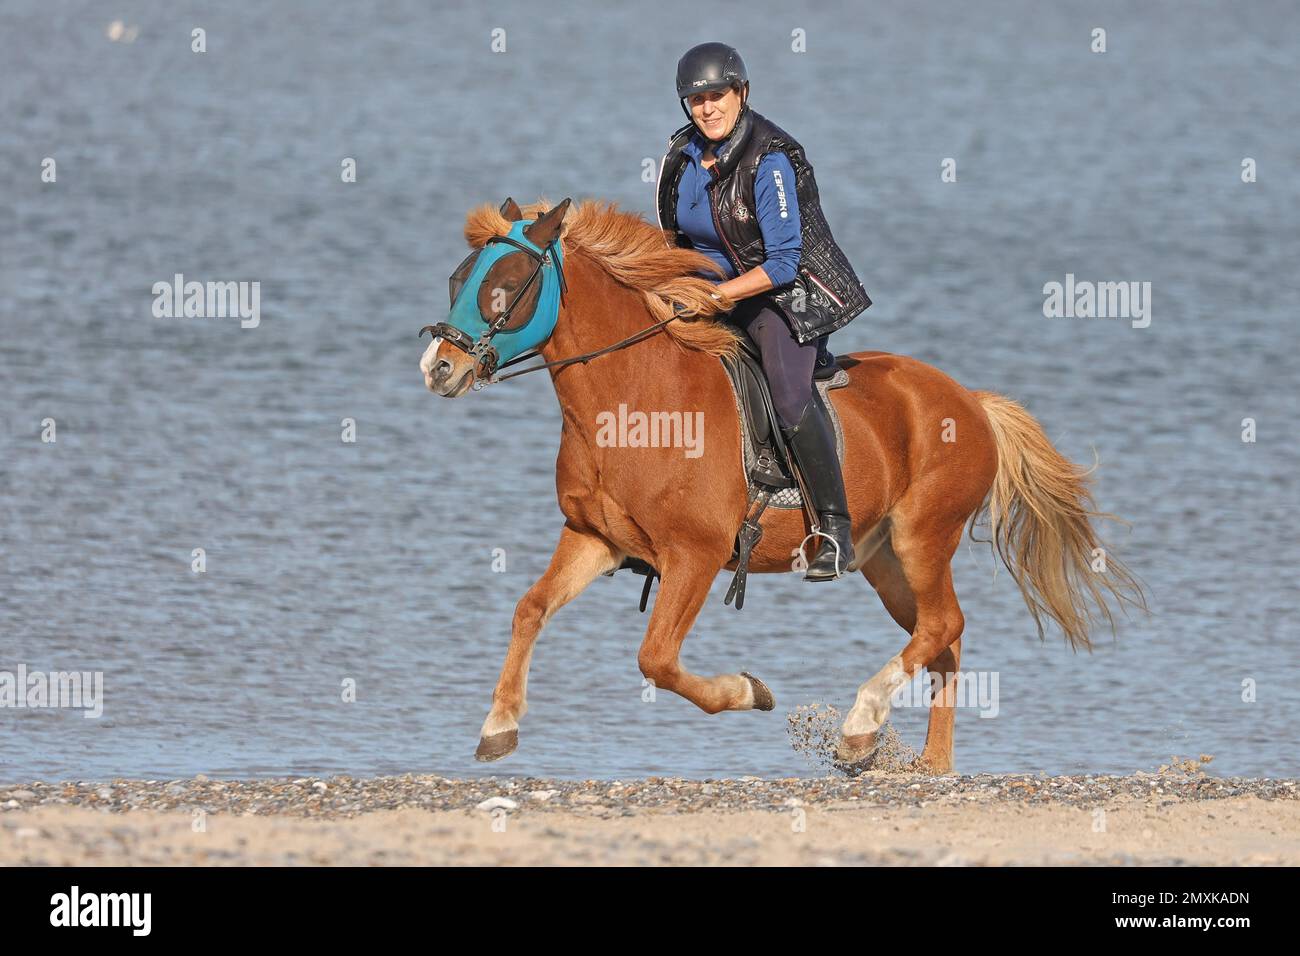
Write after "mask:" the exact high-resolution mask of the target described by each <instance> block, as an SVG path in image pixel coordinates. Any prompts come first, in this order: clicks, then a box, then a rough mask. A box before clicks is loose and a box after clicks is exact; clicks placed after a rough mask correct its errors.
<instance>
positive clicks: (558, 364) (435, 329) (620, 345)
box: [420, 305, 682, 390]
mask: <svg viewBox="0 0 1300 956" xmlns="http://www.w3.org/2000/svg"><path fill="white" fill-rule="evenodd" d="M681 311H682V310H681V309H680V308H679V307H678V306H677V305H674V306H673V313H674V314H673V316H672V317H671V318H667V319H663V320H662V321H660V322H656V323H655V324H654V325H649V326H646V327H645V328H644V329H642V330H641V331H640V332H635V333H633V334H632V335H629V336H628V337H627V338H625V339H622V340H620V341H618V342H615V343H614V344H613V345H607V346H605V347H604V348H603V349H596V350H595V351H594V352H585V353H583V354H582V355H574V356H571V357H570V358H564V359H556V360H555V361H553V362H542V363H541V364H539V365H530V366H528V368H521V369H518V370H516V371H514V372H510V373H509V374H507V375H499V374H497V372H498V371H499V370H500V369H505V368H509V367H510V366H512V365H516V364H518V363H519V362H526V361H528V360H529V359H533V358H537V357H539V356H540V355H541V354H542V353H541V352H540V351H539V350H538V349H530V350H529V351H527V352H525V353H524V354H522V355H517V356H515V357H514V358H512V359H511V360H510V361H508V362H503V363H502V364H501V366H500V369H497V370H495V371H493V373H492V374H491V376H490V377H489V378H487V379H486V380H482V381H476V382H475V383H474V388H475V389H476V390H477V389H481V388H484V387H485V386H487V385H490V384H493V383H495V382H504V381H505V380H506V379H508V378H514V377H515V376H517V375H527V374H528V373H529V372H540V371H541V370H542V369H544V368H562V367H564V366H565V365H573V364H575V363H577V362H581V363H582V364H583V365H586V364H587V363H588V362H590V361H591V360H592V359H594V358H600V356H602V355H608V354H609V353H610V352H617V351H619V350H620V349H625V348H627V347H628V346H629V345H635V344H636V343H637V342H640V341H641V340H642V339H648V338H649V337H650V336H652V335H654V334H655V333H656V332H660V331H662V330H663V327H664V326H665V325H667V324H668V323H669V322H675V321H677V319H678V318H679V317H680V313H681ZM442 326H443V323H441V322H440V323H438V325H426V326H425V327H424V328H422V329H420V336H421V337H423V336H424V333H425V332H432V333H433V334H434V335H438V336H441V337H443V338H449V337H448V336H444V335H442V333H441V332H440V328H441V327H442ZM453 331H456V332H459V330H453ZM460 334H462V335H463V334H464V333H460ZM452 344H453V345H457V344H459V343H457V342H456V341H454V340H453V341H452ZM461 347H462V348H464V346H461ZM466 351H468V350H466Z"/></svg>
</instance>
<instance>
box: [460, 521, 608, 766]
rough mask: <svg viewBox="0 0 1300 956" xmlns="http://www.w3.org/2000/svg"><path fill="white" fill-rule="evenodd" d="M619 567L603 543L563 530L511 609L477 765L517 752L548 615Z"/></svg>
mask: <svg viewBox="0 0 1300 956" xmlns="http://www.w3.org/2000/svg"><path fill="white" fill-rule="evenodd" d="M622 561H623V555H622V553H620V552H619V551H618V549H616V548H615V547H613V546H612V545H611V544H610V543H609V542H608V541H606V540H605V539H604V538H601V537H600V536H599V535H596V534H593V533H591V532H586V531H579V530H577V529H575V528H572V527H570V526H569V525H565V526H564V530H563V531H561V532H560V543H559V544H558V545H556V547H555V553H554V554H552V555H551V563H550V565H549V566H548V567H547V569H546V571H545V573H543V574H542V576H541V577H540V578H538V579H537V583H535V584H534V585H533V586H532V587H531V588H529V589H528V591H527V593H525V594H524V596H523V597H522V598H520V599H519V603H518V604H517V605H516V606H515V617H514V623H513V625H512V626H511V632H510V649H509V650H508V651H507V652H506V662H505V665H504V666H503V667H502V668H501V677H500V678H499V679H498V680H497V686H496V690H494V691H493V692H492V709H491V710H490V711H488V715H487V720H485V721H484V722H483V729H482V731H480V734H479V742H478V750H477V751H475V753H474V756H475V757H476V758H477V759H478V760H498V759H500V758H501V757H504V756H506V755H507V754H510V753H513V752H514V750H515V748H516V747H518V746H519V720H520V718H522V717H523V716H524V713H525V712H527V710H528V700H527V693H528V664H529V661H531V660H532V656H533V645H534V644H535V643H536V641H537V635H538V634H539V633H540V632H541V630H542V628H543V627H544V626H545V624H546V622H547V621H548V620H550V618H551V615H553V614H554V613H555V612H556V611H558V610H559V609H560V608H562V607H563V606H564V605H565V604H567V603H569V602H570V601H572V600H573V599H574V598H575V597H577V596H578V595H579V594H581V593H582V592H583V590H584V589H585V588H586V587H587V585H588V584H590V583H591V582H592V581H594V580H595V579H596V578H597V577H598V576H599V575H601V574H604V573H605V572H606V571H610V570H613V569H614V568H616V567H618V566H619V564H621V563H622Z"/></svg>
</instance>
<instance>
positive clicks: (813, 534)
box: [798, 527, 849, 580]
mask: <svg viewBox="0 0 1300 956" xmlns="http://www.w3.org/2000/svg"><path fill="white" fill-rule="evenodd" d="M809 538H825V539H826V540H827V541H829V542H830V543H831V544H832V545H834V546H835V577H836V578H842V577H844V575H846V574H848V573H849V569H848V568H847V567H846V568H845V569H844V570H843V571H841V570H840V555H841V554H843V552H842V551H840V543H839V542H838V541H836V540H835V539H834V538H833V537H831V536H830V535H829V534H827V533H826V532H825V531H822V530H821V528H820V527H818V528H814V529H813V530H812V531H810V532H808V534H806V535H804V538H803V540H802V541H800V542H799V548H798V551H799V557H801V558H803V566H804V571H805V572H806V571H807V569H808V568H809V567H810V566H811V565H812V561H809V560H808V557H807V555H805V554H804V553H803V549H804V545H806V544H807V543H808V539H809ZM816 558H817V552H816V551H814V552H813V560H816ZM831 580H834V578H832V579H831Z"/></svg>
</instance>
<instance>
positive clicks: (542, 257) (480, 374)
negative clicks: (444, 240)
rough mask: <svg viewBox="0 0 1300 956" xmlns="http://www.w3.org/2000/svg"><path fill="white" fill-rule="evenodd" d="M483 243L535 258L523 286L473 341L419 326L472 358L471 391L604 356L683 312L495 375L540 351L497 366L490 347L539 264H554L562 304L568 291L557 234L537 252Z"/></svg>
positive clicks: (450, 328)
mask: <svg viewBox="0 0 1300 956" xmlns="http://www.w3.org/2000/svg"><path fill="white" fill-rule="evenodd" d="M487 242H489V243H491V242H505V243H509V244H510V245H512V246H515V247H517V248H518V249H520V250H522V251H524V252H526V253H528V255H529V256H531V257H532V258H533V259H535V260H536V261H537V265H536V266H534V267H533V271H532V274H531V275H530V276H529V277H528V281H527V282H525V283H524V285H523V287H522V288H521V289H520V290H519V291H518V292H517V293H516V294H515V297H514V298H513V299H512V300H511V301H510V304H509V305H508V306H506V309H505V311H504V312H502V313H501V314H500V315H499V316H497V317H496V318H495V319H493V320H492V321H491V322H490V323H489V324H488V327H487V329H486V330H485V331H484V332H483V333H482V334H481V335H480V336H479V337H478V339H477V340H475V339H474V337H473V336H471V335H470V334H469V333H467V332H463V331H461V330H460V329H458V328H456V327H455V326H454V325H450V324H448V323H447V322H438V323H436V324H435V325H426V326H425V327H424V328H422V329H420V336H421V337H423V336H424V333H425V332H431V333H433V339H434V343H435V344H436V343H437V341H438V339H445V340H446V341H448V342H450V343H451V344H452V345H454V346H455V347H456V348H458V349H460V350H461V351H462V352H464V353H465V354H466V355H468V356H469V357H470V358H471V359H473V360H474V368H473V371H474V384H473V386H472V387H473V388H474V390H475V391H478V390H479V389H482V388H485V387H486V386H488V385H490V384H492V383H494V382H504V381H505V380H506V379H508V378H514V377H515V376H517V375H526V374H527V373H529V372H538V371H541V370H542V369H544V368H558V367H563V366H565V365H573V364H574V363H577V362H581V363H582V364H584V365H585V364H586V363H587V362H590V361H591V360H592V359H594V358H599V357H600V356H602V355H607V354H608V353H610V352H616V351H618V350H619V349H623V348H627V347H628V346H629V345H634V344H636V343H637V342H640V341H641V340H642V339H646V338H649V337H650V336H651V335H654V334H655V333H656V332H659V331H661V330H662V329H663V327H664V326H666V325H667V324H668V323H669V322H673V321H676V319H677V318H678V316H679V315H680V313H681V312H682V311H684V310H683V309H682V308H681V307H680V305H679V304H677V303H674V305H673V315H672V316H671V317H670V318H667V319H664V320H662V321H660V322H656V323H654V324H653V325H650V326H647V327H646V328H644V329H642V330H641V331H640V332H636V333H634V334H633V335H629V336H628V337H627V338H625V339H622V340H620V341H618V342H615V343H614V344H613V345H609V346H606V347H605V348H602V349H597V350H595V351H594V352H586V353H584V354H582V355H574V356H572V357H570V358H565V359H557V360H556V361H554V362H542V363H540V364H537V365H530V366H529V367H528V368H523V369H518V370H517V371H514V372H510V373H509V374H507V375H500V374H498V372H499V371H500V370H502V369H507V368H509V367H510V366H512V365H516V364H518V363H519V362H524V361H527V360H528V359H532V358H537V357H539V356H540V355H541V354H542V353H541V351H540V350H538V349H529V350H528V351H527V352H524V353H523V354H521V355H517V356H515V357H514V358H512V359H510V360H509V361H507V362H503V363H500V364H499V365H498V356H497V350H496V349H495V348H493V347H492V337H493V336H495V335H496V334H497V333H499V332H501V331H502V330H503V329H504V328H505V327H506V325H507V324H508V323H509V322H510V315H511V313H512V312H513V311H514V308H515V306H516V305H518V304H519V302H520V300H521V299H522V298H523V297H524V295H525V294H526V293H527V292H528V289H529V288H530V287H531V286H532V284H533V283H534V282H535V281H536V280H537V278H538V276H540V275H541V272H542V267H543V266H544V265H545V264H546V262H547V260H550V261H551V263H552V264H553V265H554V266H555V274H556V276H557V277H558V279H559V282H560V302H561V304H563V303H564V296H565V293H566V292H567V291H568V285H567V284H566V283H565V280H564V268H563V266H562V265H561V264H560V258H559V256H557V255H555V254H554V247H555V244H556V243H557V242H559V237H556V238H555V239H552V240H551V241H550V242H549V243H547V244H546V247H545V248H544V249H543V250H542V251H541V252H540V253H539V252H537V251H536V250H534V249H530V248H529V247H528V246H525V245H524V244H523V243H521V242H517V241H516V240H514V239H512V238H511V237H510V236H490V237H488V240H487ZM486 245H487V244H486V243H485V244H484V248H486ZM473 258H474V257H472V258H471V260H468V261H467V262H466V265H471V264H472V259H473ZM459 271H461V270H459V269H458V270H457V272H459ZM454 280H455V276H454V275H453V281H454ZM462 294H463V293H462Z"/></svg>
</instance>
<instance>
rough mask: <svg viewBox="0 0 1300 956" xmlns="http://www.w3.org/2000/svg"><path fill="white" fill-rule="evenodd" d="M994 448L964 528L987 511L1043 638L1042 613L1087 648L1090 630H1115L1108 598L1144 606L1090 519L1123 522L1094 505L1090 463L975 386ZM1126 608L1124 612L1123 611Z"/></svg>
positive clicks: (1013, 405)
mask: <svg viewBox="0 0 1300 956" xmlns="http://www.w3.org/2000/svg"><path fill="white" fill-rule="evenodd" d="M974 394H975V396H976V398H978V399H979V401H980V404H981V405H982V406H983V408H984V413H985V415H987V417H988V421H989V425H990V426H992V429H993V435H994V438H995V439H996V442H997V449H998V471H997V477H996V478H994V480H993V486H992V488H990V489H989V493H988V495H987V497H986V498H985V501H984V504H983V506H982V507H981V508H980V510H979V511H977V512H976V513H975V514H974V515H972V516H971V520H970V527H969V528H968V533H969V535H970V537H971V539H972V540H979V539H977V538H975V523H976V521H977V520H978V519H979V518H980V517H981V516H983V515H987V517H988V524H989V534H990V539H989V540H990V542H991V543H992V544H993V546H994V547H995V549H996V550H997V552H998V556H999V557H1000V558H1001V559H1002V563H1003V564H1004V565H1006V568H1007V570H1008V571H1009V572H1011V576H1012V578H1013V579H1014V580H1015V582H1016V585H1017V586H1018V587H1019V588H1020V593H1021V595H1023V597H1024V599H1025V604H1027V605H1028V606H1029V613H1030V614H1032V615H1033V616H1034V623H1035V624H1036V625H1037V627H1038V636H1039V639H1042V638H1043V617H1044V616H1047V617H1050V618H1051V619H1052V620H1054V621H1056V623H1057V624H1058V625H1060V628H1061V630H1062V631H1063V632H1064V633H1065V637H1066V640H1068V641H1069V642H1070V646H1071V647H1072V648H1074V649H1075V650H1078V649H1079V648H1080V647H1085V648H1087V649H1089V650H1091V649H1092V642H1091V640H1090V638H1089V636H1088V635H1089V631H1090V630H1091V629H1092V627H1093V625H1094V624H1096V623H1098V622H1099V621H1100V620H1105V621H1106V623H1107V624H1108V625H1109V626H1110V630H1111V633H1112V634H1114V632H1115V619H1114V617H1113V616H1112V613H1111V608H1110V601H1114V603H1115V604H1116V606H1117V607H1118V608H1119V609H1120V610H1125V611H1126V609H1125V607H1124V605H1125V604H1131V605H1133V606H1134V607H1140V608H1141V609H1142V610H1143V611H1146V610H1147V605H1146V596H1145V595H1144V594H1143V592H1142V587H1141V585H1140V584H1139V583H1138V580H1137V578H1136V577H1135V576H1134V575H1133V574H1132V572H1130V571H1129V569H1128V568H1127V567H1125V566H1124V564H1123V562H1121V561H1120V560H1119V559H1118V558H1115V557H1112V556H1111V555H1110V554H1108V553H1107V552H1106V551H1105V550H1104V549H1103V548H1102V545H1101V541H1100V539H1099V538H1098V536H1097V532H1096V529H1095V528H1094V527H1093V521H1094V519H1099V518H1106V519H1111V520H1115V521H1120V522H1121V523H1124V522H1123V521H1122V520H1121V519H1119V518H1118V517H1116V516H1115V515H1113V514H1108V513H1105V512H1099V511H1094V510H1093V507H1092V505H1093V497H1092V492H1091V490H1090V486H1091V484H1092V472H1093V471H1094V470H1095V469H1096V467H1097V466H1096V462H1094V463H1093V466H1092V468H1088V469H1084V468H1082V467H1081V466H1079V465H1076V464H1075V463H1074V462H1072V461H1070V460H1069V459H1068V458H1066V457H1065V456H1064V455H1062V454H1061V453H1060V452H1059V451H1057V450H1056V448H1055V447H1053V445H1052V442H1051V440H1050V439H1048V437H1047V435H1046V434H1045V433H1044V432H1043V426H1042V425H1040V424H1039V423H1038V421H1037V420H1036V419H1035V418H1034V416H1032V415H1030V414H1029V412H1027V411H1026V410H1025V409H1024V407H1023V406H1022V405H1020V404H1019V403H1018V402H1015V401H1013V400H1012V399H1009V398H1007V397H1006V396H1004V395H998V394H995V393H993V392H975V393H974ZM1126 613H1127V612H1126Z"/></svg>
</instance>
